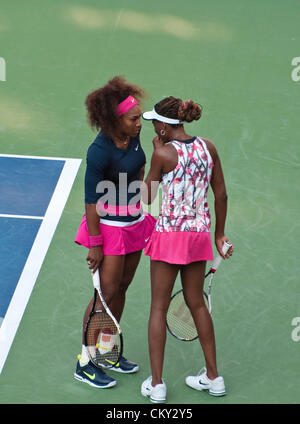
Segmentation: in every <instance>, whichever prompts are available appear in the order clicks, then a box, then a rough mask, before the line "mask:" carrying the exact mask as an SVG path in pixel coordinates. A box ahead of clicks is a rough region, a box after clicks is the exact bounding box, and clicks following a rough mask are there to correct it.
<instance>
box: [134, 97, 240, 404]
mask: <svg viewBox="0 0 300 424" xmlns="http://www.w3.org/2000/svg"><path fill="white" fill-rule="evenodd" d="M201 114H202V108H201V107H200V106H199V105H198V104H197V103H195V102H193V101H192V100H187V101H185V102H184V101H182V100H181V99H178V98H175V97H172V96H171V97H167V98H164V99H163V100H161V101H160V102H158V103H157V104H156V105H155V106H154V108H153V110H152V111H149V112H145V113H144V114H143V118H144V119H146V120H151V121H152V123H153V126H154V130H155V132H156V134H157V136H156V137H155V138H154V139H153V146H154V151H153V154H152V159H151V167H150V170H149V173H148V175H147V178H146V180H145V188H144V190H143V192H142V199H143V201H144V202H145V203H147V204H150V203H152V202H153V200H154V198H155V196H156V194H157V191H158V187H159V184H161V186H162V203H161V210H160V214H159V217H158V220H157V223H156V226H155V230H154V231H153V232H152V235H151V237H150V240H149V242H148V244H147V246H146V248H145V254H146V255H148V256H150V258H151V293H152V297H151V311H150V318H149V327H148V341H149V353H150V364H151V370H152V375H151V376H150V377H149V378H147V379H146V380H145V381H144V382H143V384H142V386H141V393H142V395H143V396H148V397H149V398H150V400H151V401H152V402H165V401H166V391H167V389H166V384H165V382H164V380H163V378H162V373H163V361H164V349H165V343H166V314H167V311H168V307H169V304H170V299H171V294H172V289H173V286H174V283H175V280H176V277H177V275H178V273H179V272H180V276H181V281H182V287H183V290H184V297H185V301H186V303H187V305H188V307H189V309H190V311H191V314H192V316H193V319H194V323H195V326H196V328H197V332H198V336H199V340H200V343H201V347H202V349H203V353H204V358H205V368H204V369H203V370H202V372H201V373H200V374H199V375H196V376H188V377H187V378H186V384H187V385H188V386H190V387H192V388H193V389H196V390H199V391H202V390H207V391H208V392H209V394H211V395H214V396H222V395H224V394H225V393H226V391H225V384H224V379H223V377H222V376H220V375H219V373H218V369H217V360H216V344H215V336H214V328H213V322H212V318H211V316H210V314H209V312H208V310H207V307H206V305H205V302H204V299H203V285H204V276H205V268H206V262H207V261H211V260H213V249H212V242H211V234H210V227H211V218H210V212H209V208H208V203H207V191H208V188H209V185H211V188H212V191H213V194H214V199H215V204H214V206H215V218H216V219H215V245H216V249H217V251H218V252H219V253H220V255H221V256H222V258H223V259H225V258H228V257H230V256H231V255H232V252H233V246H231V247H230V249H229V250H228V252H227V254H226V255H224V254H223V252H222V247H223V244H224V242H225V241H228V242H230V240H229V239H228V238H227V236H226V235H225V220H226V212H227V193H226V187H225V182H224V176H223V172H222V167H221V162H220V158H219V155H218V153H217V150H216V147H215V145H214V144H213V143H212V142H211V141H210V140H208V139H205V138H203V137H198V136H192V135H189V134H187V133H186V132H185V128H184V124H185V123H188V122H192V121H194V120H198V119H200V117H201ZM199 365H200V364H199Z"/></svg>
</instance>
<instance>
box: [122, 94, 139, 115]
mask: <svg viewBox="0 0 300 424" xmlns="http://www.w3.org/2000/svg"><path fill="white" fill-rule="evenodd" d="M136 104H137V100H136V99H135V98H134V97H132V96H128V97H127V99H125V100H123V102H121V103H119V104H118V115H119V116H121V115H124V113H126V112H128V111H129V110H130V109H132V108H133V106H135V105H136Z"/></svg>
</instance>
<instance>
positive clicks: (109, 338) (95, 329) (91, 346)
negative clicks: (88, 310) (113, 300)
mask: <svg viewBox="0 0 300 424" xmlns="http://www.w3.org/2000/svg"><path fill="white" fill-rule="evenodd" d="M86 345H87V348H88V352H89V355H90V358H91V360H92V362H94V363H95V364H97V365H114V364H116V363H117V362H118V360H119V356H120V351H121V340H120V335H119V332H118V329H117V327H116V325H115V323H114V322H113V320H112V319H111V317H110V316H109V315H108V314H107V313H106V312H105V311H97V312H95V313H94V314H93V315H92V317H91V318H90V321H89V323H88V327H87V331H86Z"/></svg>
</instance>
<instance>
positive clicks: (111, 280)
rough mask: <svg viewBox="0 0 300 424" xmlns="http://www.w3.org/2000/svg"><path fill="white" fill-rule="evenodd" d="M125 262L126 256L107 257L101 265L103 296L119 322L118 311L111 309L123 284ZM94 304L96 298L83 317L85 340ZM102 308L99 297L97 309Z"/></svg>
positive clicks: (91, 301) (92, 300)
mask: <svg viewBox="0 0 300 424" xmlns="http://www.w3.org/2000/svg"><path fill="white" fill-rule="evenodd" d="M124 261H125V259H124V255H120V256H117V255H105V256H104V258H103V261H102V263H101V269H100V282H101V283H100V284H101V292H102V294H103V297H104V300H105V302H106V303H107V305H108V307H109V308H110V309H111V312H112V314H113V315H114V316H115V317H116V319H117V320H119V317H118V316H116V315H115V313H116V312H117V311H114V310H113V308H111V302H112V300H113V298H114V296H115V294H116V293H117V292H118V289H119V286H120V284H121V280H122V275H123V270H124ZM93 302H94V298H92V299H91V300H90V303H89V304H88V306H87V308H86V311H85V314H84V317H83V338H84V329H85V326H86V322H87V320H88V317H89V314H90V313H91V310H92V306H93ZM101 308H102V304H101V301H100V298H99V296H97V302H96V309H101ZM83 342H84V340H83Z"/></svg>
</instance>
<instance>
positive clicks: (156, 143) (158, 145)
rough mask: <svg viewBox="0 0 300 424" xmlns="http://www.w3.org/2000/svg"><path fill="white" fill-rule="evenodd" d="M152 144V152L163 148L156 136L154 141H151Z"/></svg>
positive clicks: (161, 142)
mask: <svg viewBox="0 0 300 424" xmlns="http://www.w3.org/2000/svg"><path fill="white" fill-rule="evenodd" d="M152 144H153V147H154V150H156V149H159V148H160V147H163V146H164V142H163V141H162V140H161V139H160V138H159V137H158V135H157V136H156V137H154V139H153V140H152Z"/></svg>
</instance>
